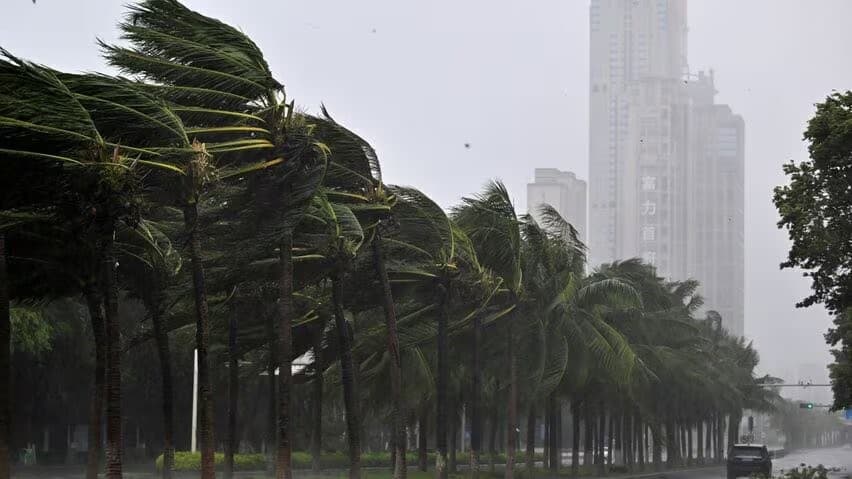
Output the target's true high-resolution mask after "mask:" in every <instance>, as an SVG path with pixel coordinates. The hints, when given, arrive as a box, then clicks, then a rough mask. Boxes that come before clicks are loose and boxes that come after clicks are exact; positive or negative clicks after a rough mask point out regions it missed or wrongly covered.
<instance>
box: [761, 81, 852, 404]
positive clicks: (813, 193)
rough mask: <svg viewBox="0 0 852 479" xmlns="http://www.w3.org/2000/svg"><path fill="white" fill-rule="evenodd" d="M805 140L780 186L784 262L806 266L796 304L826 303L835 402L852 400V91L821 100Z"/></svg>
mask: <svg viewBox="0 0 852 479" xmlns="http://www.w3.org/2000/svg"><path fill="white" fill-rule="evenodd" d="M816 107H817V111H816V113H815V114H814V116H813V118H811V120H810V121H809V122H808V127H807V129H806V130H805V135H804V137H805V140H806V141H807V142H808V143H809V145H808V152H809V153H810V158H809V159H808V160H805V161H802V162H800V163H795V162H790V163H787V164H785V165H784V173H785V174H786V175H787V176H789V177H790V180H789V184H787V185H783V186H778V187H777V188H775V197H774V201H775V206H776V207H777V208H778V212H779V214H780V215H781V220H780V221H779V222H778V227H779V228H786V229H787V231H788V233H789V236H790V240H791V241H792V242H793V245H792V247H791V248H790V252H789V254H788V256H787V261H785V262H784V263H782V264H781V267H782V268H801V269H803V270H805V276H808V277H810V278H811V289H812V290H813V291H812V293H811V295H810V296H808V297H807V298H805V299H804V300H802V301H801V302H800V303H799V304H798V305H797V306H801V307H804V306H811V305H813V304H816V303H822V304H824V305H825V307H826V309H828V311H829V312H831V313H832V314H834V316H835V319H834V324H835V328H833V329H831V330H830V331H829V332H828V334H827V336H826V340H827V341H828V343H829V344H831V345H832V346H837V345H838V344H839V345H840V348H839V349H837V350H835V352H834V356H835V364H834V366H833V367H832V371H831V379H832V385H833V389H834V398H835V399H834V401H835V403H834V408H835V409H841V408H844V407H849V406H852V368H850V366H849V364H850V362H852V333H850V330H852V326H850V321H852V314H849V313H848V312H847V310H848V309H850V308H852V242H850V241H849V238H850V237H852V195H850V194H849V185H850V184H852V91H846V92H836V93H833V94H832V95H830V96H829V97H828V98H826V99H825V101H824V102H822V103H819V104H817V106H816Z"/></svg>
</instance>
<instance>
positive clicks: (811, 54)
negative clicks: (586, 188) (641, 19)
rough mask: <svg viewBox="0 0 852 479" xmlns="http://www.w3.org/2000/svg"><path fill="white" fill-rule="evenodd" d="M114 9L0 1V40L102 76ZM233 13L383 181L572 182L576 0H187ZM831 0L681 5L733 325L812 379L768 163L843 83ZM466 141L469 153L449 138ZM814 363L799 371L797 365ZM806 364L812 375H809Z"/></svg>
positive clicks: (808, 337)
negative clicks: (738, 182) (729, 259)
mask: <svg viewBox="0 0 852 479" xmlns="http://www.w3.org/2000/svg"><path fill="white" fill-rule="evenodd" d="M122 3H123V2H119V1H113V0H97V1H92V0H87V1H68V0H63V1H60V0H40V1H39V2H38V3H37V4H33V3H32V2H31V1H29V0H2V6H0V45H3V46H4V47H5V48H8V49H9V50H11V51H12V52H13V53H15V54H16V55H19V56H22V57H25V58H28V59H31V60H34V61H38V62H43V63H46V64H49V65H52V66H55V67H58V68H62V69H69V70H105V69H106V67H105V66H104V64H103V62H102V60H101V59H100V58H99V56H98V52H97V50H96V48H94V41H95V38H96V37H99V38H102V39H105V40H108V41H109V40H114V39H115V38H116V36H117V33H116V29H115V25H114V23H115V22H116V20H117V19H118V18H119V17H120V14H121V12H122ZM187 3H188V4H189V5H190V6H192V7H195V8H199V9H203V10H204V11H205V13H207V14H209V15H212V16H216V17H221V18H223V19H226V20H227V21H228V22H229V23H232V24H235V25H239V26H240V27H241V28H242V29H244V31H246V33H248V34H249V35H250V36H251V37H252V38H253V39H255V40H256V41H257V42H258V43H259V44H260V46H261V48H262V49H263V50H264V51H265V52H266V54H267V57H268V58H269V60H270V62H271V64H272V68H273V70H274V72H275V73H276V76H277V77H279V78H282V79H284V81H285V83H286V87H287V92H288V94H289V95H290V96H291V97H292V98H293V99H295V100H296V102H297V103H298V104H301V105H304V106H305V107H306V108H308V109H309V110H311V111H318V109H319V106H320V104H321V103H324V104H325V105H327V107H328V108H329V111H330V112H331V113H332V115H334V116H335V117H336V118H337V119H338V120H340V121H341V122H342V123H344V124H347V125H349V126H350V127H351V128H353V129H354V130H356V131H358V132H359V133H361V134H362V135H363V136H365V138H367V139H368V140H369V141H370V142H371V143H372V144H373V145H374V146H375V147H376V149H377V150H378V152H379V154H380V157H381V159H382V162H383V164H384V165H385V166H384V170H385V171H384V173H385V179H386V181H388V182H391V183H398V184H416V185H417V186H418V187H420V188H421V189H423V190H424V192H425V193H427V194H429V195H430V196H432V197H433V198H436V199H437V200H439V201H440V203H441V204H442V205H446V206H450V205H452V204H454V203H455V202H456V201H457V200H458V198H459V197H460V196H462V195H466V194H470V193H473V192H474V191H476V190H477V189H478V188H479V186H480V185H481V184H482V183H483V182H485V181H486V180H488V179H490V178H494V177H496V178H502V179H503V180H504V181H505V182H506V183H507V185H508V186H509V188H510V189H511V191H512V192H513V193H514V195H515V197H516V201H517V203H518V205H519V206H520V207H521V209H523V208H524V207H525V205H524V203H525V185H526V183H527V182H528V181H530V180H531V178H532V172H533V168H534V167H557V168H560V169H563V170H571V171H574V172H576V173H577V174H578V176H580V177H582V178H584V179H587V178H588V65H589V57H588V56H589V53H588V51H589V31H588V4H589V2H588V0H563V1H554V0H541V1H537V2H494V1H487V0H469V1H465V2H457V1H448V0H432V1H429V2H400V1H391V0H359V1H351V0H350V1H342V0H334V1H331V0H317V1H310V2H307V1H301V2H296V1H286V2H280V1H273V0H263V1H261V0H251V1H243V2H233V1H229V0H192V1H187ZM850 16H852V3H850V2H848V1H846V0H820V1H802V0H750V1H748V2H743V1H742V0H690V2H689V25H690V33H689V51H690V53H689V63H690V67H691V70H693V71H697V70H699V69H707V68H713V69H714V70H715V72H716V77H715V78H716V86H717V89H718V90H719V95H718V97H717V98H718V102H720V103H727V104H729V105H731V107H732V108H733V110H734V111H735V112H737V113H739V114H741V115H742V116H743V117H744V118H745V121H746V174H747V176H746V183H747V186H746V314H745V318H746V320H745V330H746V335H747V336H748V337H749V338H752V339H753V340H754V341H755V344H756V346H757V348H758V350H759V351H760V354H761V356H762V359H763V364H762V370H763V371H766V372H769V373H772V374H775V375H781V376H784V377H785V378H787V379H789V380H793V381H795V380H800V379H801V380H813V381H814V382H824V380H825V379H826V378H825V373H824V371H823V369H822V366H823V365H824V364H826V363H827V362H828V361H829V355H828V353H827V346H826V345H825V343H824V341H823V338H822V335H823V333H824V332H825V330H826V328H827V327H828V326H829V325H830V319H829V318H828V317H827V315H826V314H825V312H824V311H823V310H822V309H821V308H818V307H813V308H810V309H807V310H801V309H795V308H794V303H795V302H796V301H797V300H799V299H801V298H802V297H804V296H805V295H806V294H807V293H808V288H809V281H808V280H807V279H806V278H802V277H801V274H800V273H798V272H793V271H779V269H778V264H779V263H780V262H781V261H782V260H783V259H784V257H785V255H786V251H787V248H788V241H787V238H786V234H785V233H784V232H783V231H779V230H778V229H777V228H776V226H775V222H776V221H777V215H776V212H775V209H774V206H773V205H772V202H771V192H772V188H773V187H774V186H775V185H777V184H780V183H782V182H783V181H784V180H785V179H784V177H783V175H782V173H781V164H782V163H783V162H785V161H788V160H789V159H796V160H801V159H804V158H805V157H806V149H805V145H804V144H803V142H802V141H801V136H802V131H803V129H804V124H805V122H806V120H807V119H808V118H809V116H810V115H811V113H812V111H813V103H815V102H817V101H820V100H821V99H823V98H824V97H825V96H826V95H827V94H828V93H830V92H831V91H832V90H834V89H837V90H842V89H846V88H848V87H849V86H850V85H852V63H850V62H848V60H847V59H846V58H845V57H844V56H841V55H840V54H839V52H840V49H839V48H838V46H840V45H849V44H852V30H850V29H849V28H848V25H847V23H848V18H850ZM466 144H467V146H468V147H466ZM806 364H813V365H815V366H813V367H812V369H814V370H815V372H809V373H807V374H808V377H802V375H803V374H805V373H802V372H800V368H801V367H802V365H806ZM818 375H819V376H818Z"/></svg>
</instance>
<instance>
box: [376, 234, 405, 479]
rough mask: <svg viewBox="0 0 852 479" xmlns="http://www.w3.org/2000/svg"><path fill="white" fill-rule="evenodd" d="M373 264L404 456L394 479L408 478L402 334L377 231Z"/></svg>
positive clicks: (398, 451) (398, 445) (398, 452)
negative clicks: (403, 404) (404, 419)
mask: <svg viewBox="0 0 852 479" xmlns="http://www.w3.org/2000/svg"><path fill="white" fill-rule="evenodd" d="M372 246H373V267H374V269H375V270H376V276H378V279H379V283H380V284H381V285H382V299H383V301H382V307H383V309H384V313H385V327H386V328H387V330H388V355H389V356H390V358H391V366H390V383H391V427H392V428H393V430H392V434H393V437H392V440H391V443H392V444H394V455H395V456H396V457H397V458H402V460H398V461H396V462H395V464H394V471H393V479H405V478H406V476H407V475H408V473H407V468H406V464H405V454H406V451H405V433H404V431H403V429H404V426H403V421H402V362H401V360H400V356H399V337H398V335H397V325H396V307H395V305H394V301H393V292H392V290H391V286H390V280H389V279H388V272H387V268H386V267H385V260H384V254H383V251H382V237H381V233H380V232H378V231H377V232H376V235H375V237H374V238H373V243H372Z"/></svg>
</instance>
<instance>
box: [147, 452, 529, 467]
mask: <svg viewBox="0 0 852 479" xmlns="http://www.w3.org/2000/svg"><path fill="white" fill-rule="evenodd" d="M291 459H292V461H293V468H294V469H310V468H311V467H312V464H313V459H312V457H311V454H310V453H308V452H304V451H293V453H292V455H291ZM541 459H542V456H541V454H537V455H536V460H541ZM224 460H225V459H224V455H223V454H221V453H216V468H217V469H221V468H222V467H223V465H224ZM417 460H418V456H417V452H411V451H409V452H408V463H409V464H411V465H416V464H417ZM428 461H429V464H434V463H435V453H434V452H430V453H429V454H428ZM495 461H496V462H498V463H504V462H505V461H506V455H505V454H504V453H500V454H497V455H495ZM390 463H391V455H390V453H389V452H370V453H363V454H361V465H362V466H363V467H389V466H390ZM320 465H321V467H322V468H323V469H345V468H347V467H349V456H348V455H346V454H345V453H343V452H326V453H323V454H322V457H321V459H320ZM156 466H157V471H161V470H162V469H163V456H162V454H161V455H160V456H158V457H157V459H156ZM265 467H266V458H265V456H264V455H263V454H234V469H235V470H237V471H260V470H263V469H264V468H265ZM175 470H176V471H199V470H201V453H200V452H186V451H180V452H175Z"/></svg>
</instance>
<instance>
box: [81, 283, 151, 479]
mask: <svg viewBox="0 0 852 479" xmlns="http://www.w3.org/2000/svg"><path fill="white" fill-rule="evenodd" d="M95 283H97V281H93V282H92V283H90V284H89V285H87V286H86V287H85V289H84V295H85V296H86V304H87V306H88V308H89V321H90V322H91V325H92V335H93V336H94V340H95V381H94V385H93V386H92V396H91V399H90V401H89V438H88V441H89V449H88V451H87V454H86V456H87V457H86V479H98V471H99V470H100V461H101V442H102V438H101V430H102V429H103V422H102V421H103V413H104V393H105V392H106V362H107V361H106V329H105V328H106V326H105V325H104V321H105V320H104V315H105V313H104V304H103V295H102V294H101V288H100V287H99V286H98V285H97V284H95ZM163 466H165V462H164V463H163Z"/></svg>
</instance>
